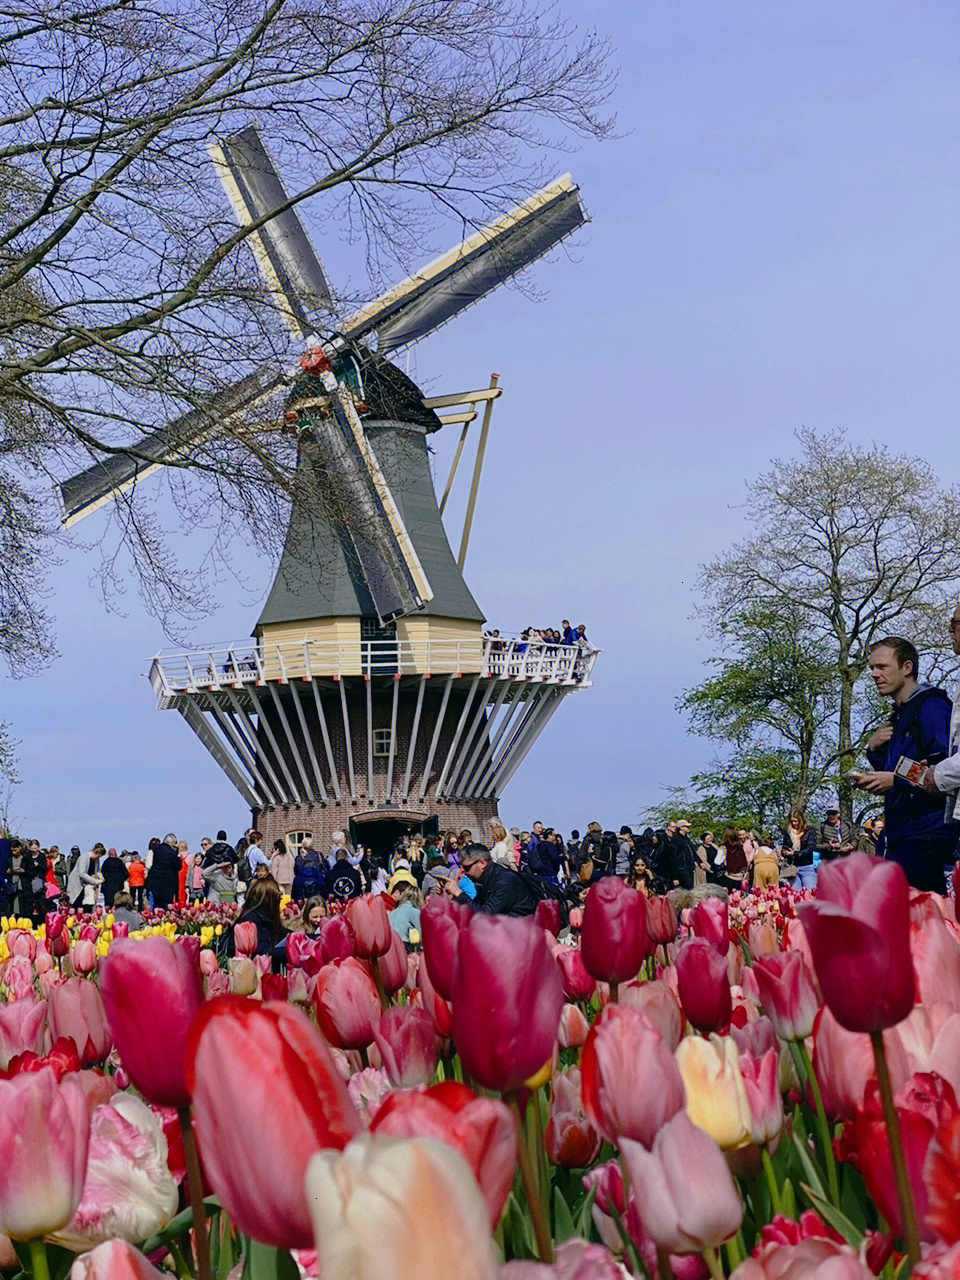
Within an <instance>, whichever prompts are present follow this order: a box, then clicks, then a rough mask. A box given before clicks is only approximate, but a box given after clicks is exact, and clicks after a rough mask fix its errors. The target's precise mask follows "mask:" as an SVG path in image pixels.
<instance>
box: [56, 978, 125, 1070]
mask: <svg viewBox="0 0 960 1280" xmlns="http://www.w3.org/2000/svg"><path fill="white" fill-rule="evenodd" d="M47 1021H48V1022H49V1024H50V1034H51V1035H52V1037H53V1039H54V1040H59V1039H60V1037H61V1036H69V1037H70V1039H71V1040H72V1041H73V1043H74V1044H75V1045H76V1046H77V1052H78V1053H79V1054H80V1062H81V1064H82V1065H83V1066H85V1067H93V1066H96V1065H97V1064H98V1063H101V1062H105V1061H106V1060H107V1055H108V1054H109V1053H110V1049H111V1047H112V1045H113V1040H112V1038H111V1035H110V1027H109V1025H108V1023H107V1011H106V1009H105V1008H104V1007H103V1000H102V999H101V996H100V992H99V990H98V989H97V987H96V985H95V984H94V983H93V982H90V981H89V980H88V979H87V978H67V979H66V981H64V982H58V983H56V985H54V986H52V987H51V988H50V994H49V996H48V997H47Z"/></svg>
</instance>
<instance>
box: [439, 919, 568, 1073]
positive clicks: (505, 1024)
mask: <svg viewBox="0 0 960 1280" xmlns="http://www.w3.org/2000/svg"><path fill="white" fill-rule="evenodd" d="M562 1007H563V990H562V988H561V985H560V972H559V970H558V969H557V965H556V961H555V960H554V958H553V956H552V955H551V954H550V948H549V947H548V946H547V939H546V935H545V934H544V932H543V930H542V929H540V928H538V926H537V925H535V924H534V922H533V921H532V920H530V919H529V918H526V919H525V918H522V917H511V916H496V915H494V916H488V915H484V914H482V913H479V912H478V913H476V914H475V915H473V916H471V918H470V920H469V921H468V922H467V924H465V925H464V927H463V928H462V929H461V930H460V938H459V941H458V943H457V963H456V967H455V970H454V979H453V1039H454V1043H455V1044H456V1046H457V1052H458V1053H459V1054H460V1059H461V1061H462V1063H463V1066H464V1070H465V1071H466V1072H467V1073H468V1074H469V1075H470V1076H471V1077H472V1078H473V1079H474V1080H476V1081H478V1082H479V1083H480V1084H482V1085H483V1086H484V1088H486V1089H496V1090H498V1091H500V1092H507V1091H511V1090H516V1089H518V1088H520V1086H521V1085H522V1084H523V1083H524V1082H525V1081H526V1080H528V1079H530V1078H531V1077H533V1076H535V1075H536V1074H537V1073H538V1072H539V1071H541V1070H542V1069H543V1067H544V1066H545V1065H546V1064H547V1063H548V1062H549V1061H550V1059H551V1058H552V1057H553V1050H554V1045H555V1044H556V1039H557V1027H558V1026H559V1023H560V1010H561V1008H562Z"/></svg>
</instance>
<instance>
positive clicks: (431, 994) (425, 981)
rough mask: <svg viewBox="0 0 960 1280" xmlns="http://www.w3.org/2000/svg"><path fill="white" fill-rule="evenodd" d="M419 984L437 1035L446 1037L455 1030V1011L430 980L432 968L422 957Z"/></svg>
mask: <svg viewBox="0 0 960 1280" xmlns="http://www.w3.org/2000/svg"><path fill="white" fill-rule="evenodd" d="M417 984H418V986H419V990H420V997H421V999H422V1000H423V1007H424V1009H426V1011H427V1013H429V1015H430V1017H431V1018H432V1019H433V1025H434V1026H435V1027H436V1029H437V1035H438V1036H443V1037H444V1038H446V1037H447V1036H449V1035H450V1033H451V1032H452V1031H453V1012H452V1010H451V1008H450V1006H449V1004H448V1003H447V1002H446V1000H444V998H443V996H441V995H440V993H439V992H438V991H437V990H436V988H435V987H434V986H433V983H432V982H431V981H430V970H429V969H428V968H427V966H426V965H425V964H424V963H423V962H422V957H421V964H420V968H419V970H418V972H417Z"/></svg>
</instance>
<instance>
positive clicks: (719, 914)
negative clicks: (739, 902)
mask: <svg viewBox="0 0 960 1280" xmlns="http://www.w3.org/2000/svg"><path fill="white" fill-rule="evenodd" d="M690 927H691V928H692V929H693V932H694V935H695V936H696V937H698V938H704V939H706V941H707V942H709V943H710V945H711V946H712V947H713V948H714V949H715V950H716V951H719V953H720V955H722V956H725V955H726V954H727V948H728V947H729V946H730V923H729V912H728V910H727V904H726V903H725V902H724V901H723V900H722V899H720V898H706V899H705V900H704V901H703V902H699V903H697V905H696V907H694V909H693V911H692V912H691V915H690Z"/></svg>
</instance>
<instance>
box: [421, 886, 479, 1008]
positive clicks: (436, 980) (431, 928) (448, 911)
mask: <svg viewBox="0 0 960 1280" xmlns="http://www.w3.org/2000/svg"><path fill="white" fill-rule="evenodd" d="M470 914H471V912H470V908H469V907H463V906H461V905H460V904H459V903H458V902H454V901H453V899H452V898H449V897H447V895H446V894H441V893H435V894H433V895H432V896H431V897H429V898H428V899H427V900H426V902H425V903H424V904H423V910H422V911H421V912H420V936H421V937H422V938H423V960H424V963H425V964H426V966H427V972H428V973H429V975H430V981H431V983H432V984H433V987H434V990H435V991H437V992H438V993H439V995H441V996H442V997H443V999H444V1000H449V999H450V993H451V992H452V990H453V970H454V966H455V965H456V962H457V942H458V940H459V938H460V930H461V928H462V927H463V925H464V923H465V922H466V921H467V920H469V918H470Z"/></svg>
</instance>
